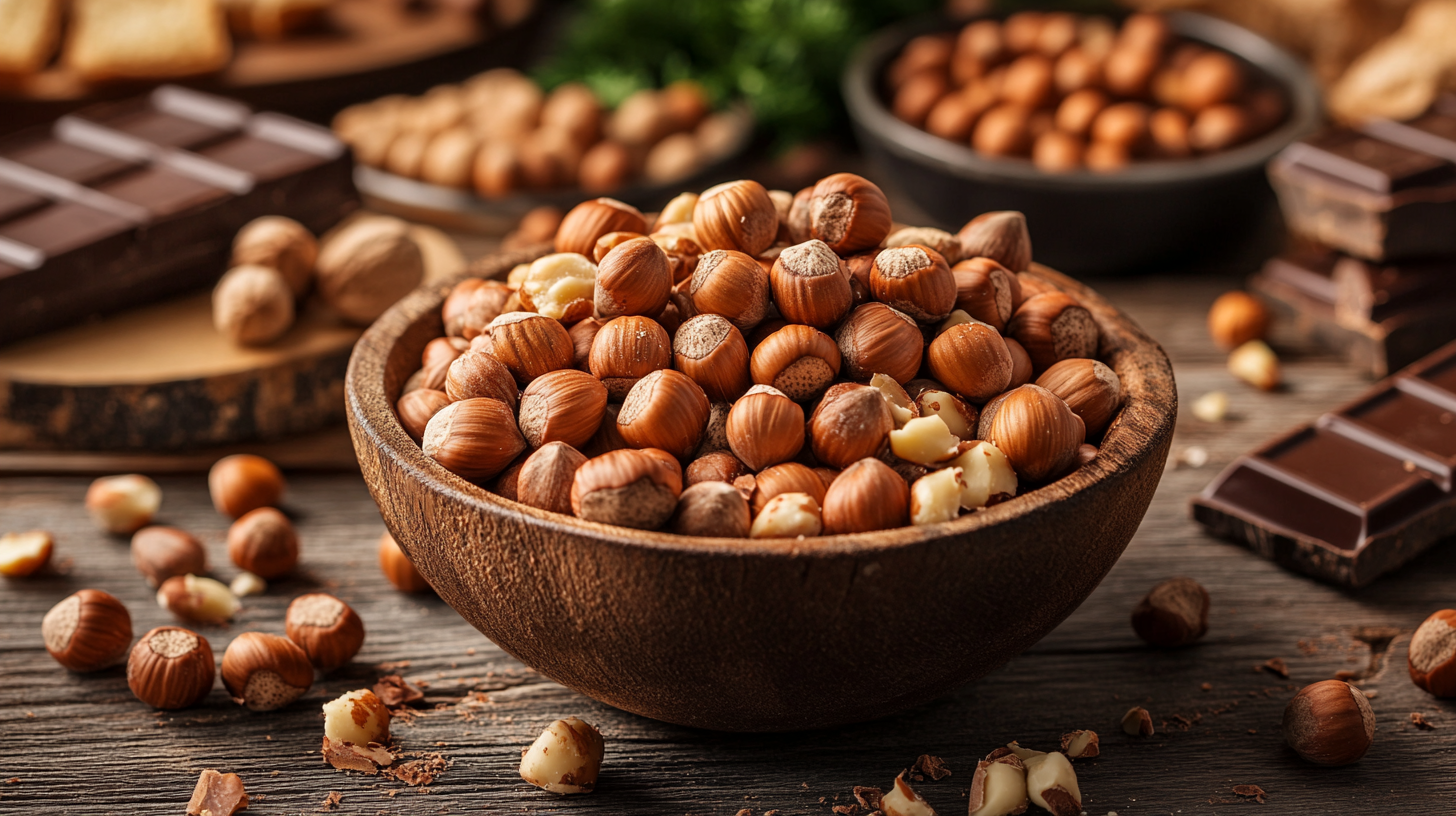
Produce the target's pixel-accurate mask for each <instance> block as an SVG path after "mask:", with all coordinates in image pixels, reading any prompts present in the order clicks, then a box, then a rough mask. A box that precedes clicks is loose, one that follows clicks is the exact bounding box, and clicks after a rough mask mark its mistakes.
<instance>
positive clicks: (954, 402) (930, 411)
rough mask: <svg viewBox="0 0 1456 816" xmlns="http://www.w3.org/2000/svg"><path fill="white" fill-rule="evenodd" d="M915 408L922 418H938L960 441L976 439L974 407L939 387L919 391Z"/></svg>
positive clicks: (975, 412) (976, 417) (976, 415)
mask: <svg viewBox="0 0 1456 816" xmlns="http://www.w3.org/2000/svg"><path fill="white" fill-rule="evenodd" d="M915 407H916V409H917V410H918V411H919V413H920V415H921V416H923V417H938V418H939V419H940V421H941V422H944V423H945V427H946V428H947V429H948V430H949V431H950V432H951V433H953V434H955V435H956V436H957V437H959V438H960V439H962V440H964V441H966V442H971V441H974V440H975V438H976V420H977V419H979V417H980V414H979V412H978V411H977V410H976V406H974V405H971V404H970V403H968V402H966V401H965V400H963V399H961V398H960V397H958V396H956V395H955V394H952V393H951V392H949V391H945V390H943V389H941V388H939V387H934V388H924V389H921V390H920V391H919V392H918V393H917V394H916V395H915Z"/></svg>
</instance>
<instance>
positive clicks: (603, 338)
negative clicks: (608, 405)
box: [588, 316, 672, 399]
mask: <svg viewBox="0 0 1456 816" xmlns="http://www.w3.org/2000/svg"><path fill="white" fill-rule="evenodd" d="M588 365H589V366H590V367H591V373H592V376H594V377H596V378H597V379H598V380H601V381H602V384H603V385H605V386H606V388H607V394H608V396H609V397H610V398H612V399H624V398H625V397H626V396H627V393H628V392H630V391H631V390H632V388H633V387H634V386H636V385H637V383H638V382H639V381H641V380H642V378H644V377H646V376H647V375H649V374H651V373H652V372H654V371H660V370H662V369H666V368H670V367H671V366H672V339H671V338H669V337H668V336H667V331H666V330H664V329H663V328H662V326H660V325H658V323H657V321H655V320H652V319H651V318H647V317H638V316H627V317H618V318H613V319H612V320H609V321H607V323H606V325H604V326H602V327H601V329H600V330H598V331H597V335H596V338H595V339H593V340H592V350H591V355H590V356H589V358H588Z"/></svg>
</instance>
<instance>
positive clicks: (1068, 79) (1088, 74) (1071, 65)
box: [1052, 45, 1102, 98]
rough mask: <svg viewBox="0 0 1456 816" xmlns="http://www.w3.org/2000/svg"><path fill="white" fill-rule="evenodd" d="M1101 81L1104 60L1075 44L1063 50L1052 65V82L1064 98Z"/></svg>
mask: <svg viewBox="0 0 1456 816" xmlns="http://www.w3.org/2000/svg"><path fill="white" fill-rule="evenodd" d="M1101 81H1102V60H1100V59H1098V58H1097V57H1094V56H1092V55H1091V54H1090V53H1088V51H1087V50H1086V49H1084V48H1081V47H1079V46H1075V45H1074V46H1072V47H1071V48H1068V49H1067V50H1066V51H1064V52H1062V54H1061V56H1059V57H1057V61H1056V64H1055V65H1053V66H1052V84H1053V85H1055V86H1056V90H1057V93H1058V94H1060V95H1061V96H1062V97H1063V98H1065V97H1066V95H1067V94H1071V93H1075V92H1077V91H1080V90H1083V89H1084V88H1090V87H1092V86H1094V85H1097V84H1098V83H1100V82H1101Z"/></svg>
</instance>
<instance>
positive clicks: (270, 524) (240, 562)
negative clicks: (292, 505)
mask: <svg viewBox="0 0 1456 816" xmlns="http://www.w3.org/2000/svg"><path fill="white" fill-rule="evenodd" d="M227 547H228V558H229V559H231V560H232V562H233V563H234V564H236V565H237V566H238V568H239V569H242V570H246V571H247V572H251V573H253V574H254V575H256V576H258V577H259V578H265V579H267V580H269V581H272V580H274V579H276V578H282V577H283V576H285V575H287V574H288V573H290V572H292V571H293V568H294V567H295V566H297V565H298V532H297V531H296V530H294V529H293V522H291V521H289V520H288V517H287V516H285V515H283V514H282V513H280V512H278V511H277V510H275V509H273V508H272V507H259V508H258V509H257V510H251V511H249V512H247V513H245V514H243V517H242V518H240V519H238V520H237V521H235V522H233V524H232V526H231V527H229V528H228V534H227ZM184 574H185V573H184Z"/></svg>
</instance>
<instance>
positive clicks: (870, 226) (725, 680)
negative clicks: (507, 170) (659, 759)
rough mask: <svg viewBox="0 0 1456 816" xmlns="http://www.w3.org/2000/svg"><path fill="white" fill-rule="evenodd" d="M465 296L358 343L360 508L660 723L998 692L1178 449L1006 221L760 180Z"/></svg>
mask: <svg viewBox="0 0 1456 816" xmlns="http://www.w3.org/2000/svg"><path fill="white" fill-rule="evenodd" d="M476 268H477V270H478V271H480V272H482V273H484V274H485V276H486V277H485V278H467V279H464V280H461V281H459V282H458V283H455V284H453V285H448V286H443V287H427V288H423V289H420V290H418V291H416V292H415V293H413V294H411V295H410V296H408V297H406V298H405V299H404V300H403V301H401V302H400V303H398V304H397V305H396V306H395V307H394V308H393V309H391V310H390V311H389V312H388V313H386V314H385V315H384V316H383V317H382V318H381V319H380V320H379V321H378V322H376V323H375V324H374V326H372V327H371V328H370V329H369V330H368V331H367V332H366V333H365V335H364V337H363V338H362V339H361V340H360V342H359V344H358V345H357V346H356V347H355V351H354V356H353V358H352V360H351V363H350V367H349V373H348V376H347V385H346V402H347V406H348V414H349V423H350V429H351V431H352V434H353V438H354V445H355V449H356V451H357V453H358V457H359V461H360V464H361V466H362V469H363V472H364V476H365V480H366V481H367V483H368V485H369V488H370V490H371V491H372V493H373V495H374V498H375V500H376V501H377V502H378V504H379V507H380V510H381V513H382V515H383V517H384V521H385V523H386V525H387V526H388V527H389V529H390V531H391V532H392V533H393V534H394V536H395V538H397V539H398V541H399V544H400V546H401V548H402V549H403V550H404V552H405V553H406V554H407V555H408V556H409V558H410V559H411V560H412V561H413V563H414V564H415V565H416V566H417V567H418V568H419V570H420V572H421V573H422V574H423V575H424V576H425V577H426V578H427V579H428V580H429V582H430V583H431V585H432V586H434V588H435V589H436V591H438V592H439V594H440V596H441V597H442V598H444V599H445V600H446V601H447V602H448V603H450V604H451V605H452V606H453V607H454V608H455V609H456V610H458V611H459V612H460V614H461V615H462V616H464V617H465V618H466V619H467V620H468V621H470V622H471V623H472V624H474V625H475V626H476V627H477V628H479V629H480V630H481V631H482V632H483V633H485V634H486V635H487V636H488V637H490V638H491V639H492V640H493V641H495V642H496V643H497V644H499V645H500V646H501V647H502V648H504V649H505V650H506V651H507V652H509V653H510V654H512V655H514V656H516V657H517V658H519V659H520V660H521V661H523V662H524V663H526V664H527V665H529V666H531V667H532V668H534V669H536V670H538V671H540V672H541V673H542V674H544V675H546V676H547V677H550V678H552V679H554V680H557V681H559V682H561V683H563V684H565V685H567V686H569V687H571V688H574V689H577V690H579V691H581V692H582V693H584V694H587V695H590V696H592V697H594V698H596V699H598V700H602V701H604V702H607V703H610V704H611V705H614V706H618V707H620V708H623V709H626V710H628V711H633V712H636V713H639V714H642V715H645V716H648V717H653V718H656V719H660V720H666V721H669V722H674V723H680V724H684V725H690V726H696V727H703V728H713V729H723V730H738V731H776V730H791V729H801V728H813V727H822V726H829V725H834V724H839V723H847V722H853V721H858V720H864V719H869V718H873V717H877V716H881V715H885V714H888V713H890V712H892V711H895V710H897V709H900V708H903V707H905V706H909V705H913V704H916V703H919V702H923V701H926V700H928V699H931V698H933V697H935V696H936V695H939V694H942V693H944V692H946V691H947V690H949V689H951V688H953V687H955V686H956V685H958V684H961V683H964V682H966V681H968V680H971V679H974V678H976V677H979V676H981V675H984V674H985V673H986V672H989V671H991V670H993V669H995V668H997V667H998V666H1000V665H1002V664H1003V663H1005V662H1006V661H1007V660H1009V659H1010V658H1012V657H1013V656H1015V655H1016V654H1018V653H1019V652H1021V651H1022V650H1023V649H1025V648H1027V647H1028V646H1030V645H1032V644H1033V643H1035V642H1036V641H1037V640H1039V639H1040V638H1041V637H1043V636H1044V635H1046V633H1047V632H1049V631H1051V630H1052V628H1054V627H1055V626H1056V625H1057V624H1058V623H1060V622H1061V621H1062V620H1063V619H1064V618H1065V617H1066V616H1067V615H1068V614H1070V613H1071V612H1072V610H1074V609H1075V608H1076V607H1077V605H1078V604H1080V603H1081V602H1082V601H1083V600H1084V599H1085V598H1086V597H1087V595H1088V594H1089V593H1091V591H1092V590H1093V588H1095V587H1096V586H1097V584H1098V582H1099V581H1101V580H1102V578H1103V576H1105V575H1106V574H1107V571H1108V570H1109V569H1111V567H1112V565H1113V563H1114V562H1115V561H1116V560H1117V558H1118V557H1119V556H1120V555H1121V553H1122V550H1123V548H1124V547H1125V546H1126V545H1127V542H1128V541H1129V540H1130V539H1131V537H1132V535H1133V532H1134V531H1135V530H1136V529H1137V527H1138V524H1139V523H1140V522H1141V520H1142V516H1143V513H1144V512H1146V510H1147V507H1148V503H1149V501H1150V500H1151V498H1152V495H1153V491H1154V489H1155V487H1156V486H1157V483H1158V480H1159V477H1160V476H1161V473H1162V469H1163V464H1164V461H1165V459H1166V457H1167V454H1168V447H1169V443H1170V439H1171V436H1172V432H1173V424H1174V418H1175V416H1176V413H1177V406H1176V401H1177V398H1176V390H1175V388H1174V383H1173V375H1172V370H1171V367H1170V365H1169V363H1168V359H1167V357H1166V356H1165V355H1164V353H1163V351H1162V350H1161V349H1160V348H1159V347H1158V345H1157V343H1156V342H1154V341H1153V340H1152V339H1151V338H1149V337H1148V336H1147V335H1146V334H1144V333H1143V331H1142V330H1141V329H1139V328H1138V327H1137V326H1136V325H1135V324H1134V323H1133V322H1132V321H1131V320H1129V319H1128V318H1127V317H1126V316H1125V315H1123V314H1122V313H1120V312H1118V311H1117V310H1116V309H1115V308H1114V307H1113V306H1111V305H1110V304H1108V303H1107V302H1106V301H1105V300H1103V299H1102V298H1101V297H1099V296H1098V295H1097V294H1096V293H1095V292H1093V291H1092V290H1090V289H1088V288H1087V287H1085V286H1082V285H1081V284H1079V283H1077V282H1076V281H1074V280H1072V279H1070V278H1068V277H1065V276H1063V275H1061V274H1059V273H1057V272H1054V271H1052V270H1050V269H1048V268H1046V267H1043V266H1041V265H1039V264H1036V263H1034V262H1033V261H1032V242H1031V235H1030V233H1029V232H1028V229H1027V223H1026V220H1025V219H1024V218H1023V217H1022V215H1021V214H1020V213H1016V212H991V213H985V214H982V215H980V216H978V217H976V218H974V219H972V220H971V221H970V222H969V223H967V224H966V225H965V226H964V227H963V228H962V229H961V230H960V231H959V232H958V233H955V234H952V233H949V232H944V231H941V230H938V229H933V228H918V227H901V226H898V225H896V224H895V223H894V222H893V220H892V217H891V213H890V207H889V204H888V202H887V200H886V198H885V196H884V194H883V192H882V191H881V190H880V188H878V187H877V186H876V185H874V184H873V183H871V182H869V181H868V180H866V179H864V178H862V177H860V176H857V175H853V174H849V173H836V174H834V175H831V176H827V177H825V178H824V179H822V180H820V181H819V182H818V183H817V184H815V185H814V186H813V187H811V188H809V189H808V190H807V191H806V192H805V193H802V194H800V195H798V196H794V195H791V194H789V193H788V192H786V191H771V190H766V189H764V187H763V186H762V185H760V184H758V183H757V182H755V181H748V180H744V181H736V182H729V183H725V184H721V185H718V186H716V187H713V188H710V189H708V190H706V191H704V192H703V193H702V194H700V195H699V194H695V193H686V194H683V195H681V196H679V197H677V198H675V199H673V201H672V202H670V203H669V205H668V206H667V207H665V208H664V209H663V210H662V212H660V213H655V214H645V215H644V214H643V213H641V212H639V211H637V210H636V209H635V208H632V207H631V206H629V205H625V204H622V203H621V202H618V201H615V200H612V199H597V200H594V201H588V202H585V203H583V204H581V205H579V206H577V207H576V208H575V209H573V210H572V211H571V212H569V213H568V214H567V215H566V218H565V219H564V220H563V221H562V224H561V228H560V230H559V231H558V233H557V234H556V236H555V241H554V244H553V245H551V246H542V247H538V248H537V249H535V250H533V251H529V252H520V253H515V254H511V255H502V256H497V257H495V258H493V259H491V260H489V261H488V262H486V263H483V264H481V265H479V266H477V267H476Z"/></svg>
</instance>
